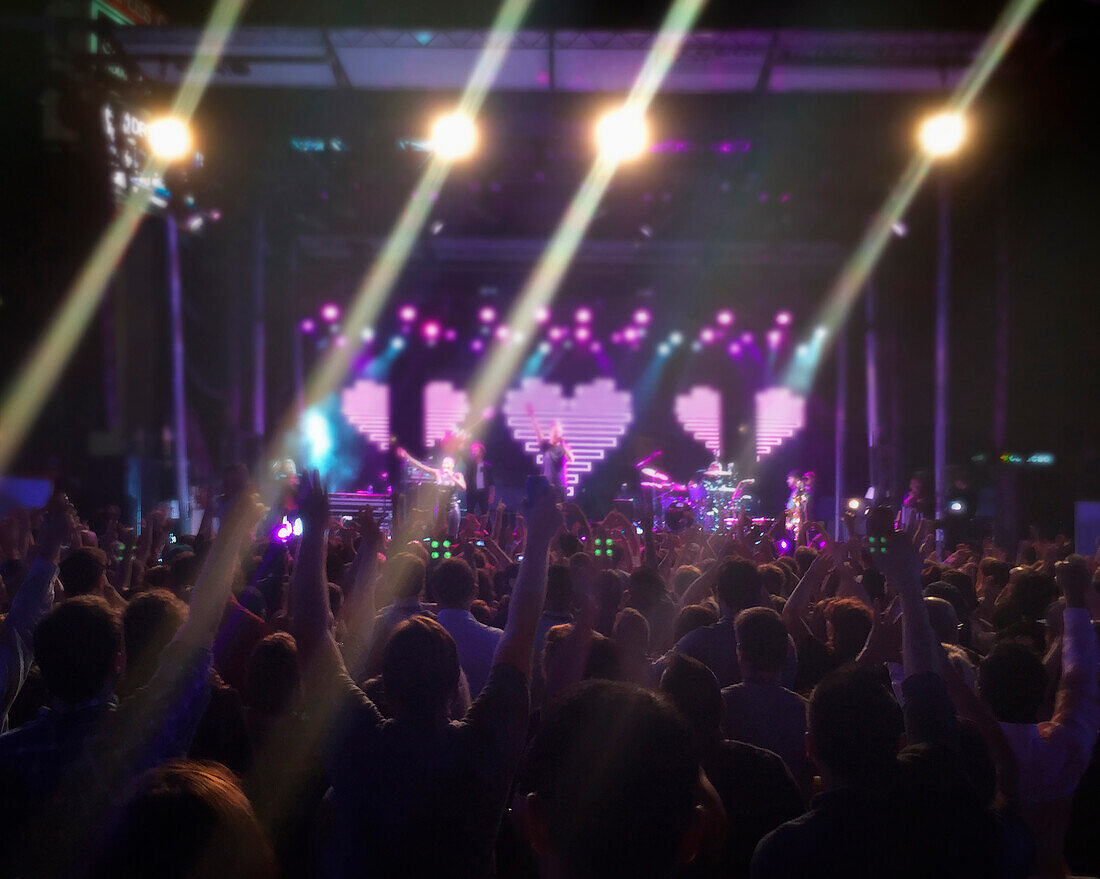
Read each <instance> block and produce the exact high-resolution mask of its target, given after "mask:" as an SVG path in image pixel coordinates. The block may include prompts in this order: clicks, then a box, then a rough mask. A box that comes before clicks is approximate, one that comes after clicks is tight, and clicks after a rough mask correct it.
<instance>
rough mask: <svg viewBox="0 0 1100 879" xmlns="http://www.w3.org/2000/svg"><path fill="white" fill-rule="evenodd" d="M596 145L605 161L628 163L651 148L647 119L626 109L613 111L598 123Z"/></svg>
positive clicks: (602, 117)
mask: <svg viewBox="0 0 1100 879" xmlns="http://www.w3.org/2000/svg"><path fill="white" fill-rule="evenodd" d="M596 145H597V146H598V147H599V149H600V153H601V154H602V155H603V157H604V158H605V159H609V160H610V161H613V162H628V161H630V160H631V159H636V158H638V156H640V155H641V154H642V153H644V152H645V150H646V147H647V146H649V130H648V128H647V126H646V122H645V117H644V116H642V115H641V114H639V113H637V112H630V111H628V110H626V109H620V110H612V111H611V112H609V113H605V114H604V115H603V116H601V117H600V121H599V122H597V123H596Z"/></svg>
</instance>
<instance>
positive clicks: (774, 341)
mask: <svg viewBox="0 0 1100 879" xmlns="http://www.w3.org/2000/svg"><path fill="white" fill-rule="evenodd" d="M782 341H783V333H782V332H781V331H780V330H768V345H770V346H771V347H772V348H778V347H779V343H780V342H782Z"/></svg>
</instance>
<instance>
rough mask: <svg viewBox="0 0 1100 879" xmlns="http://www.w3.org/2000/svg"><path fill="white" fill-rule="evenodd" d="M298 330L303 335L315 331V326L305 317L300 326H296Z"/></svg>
mask: <svg viewBox="0 0 1100 879" xmlns="http://www.w3.org/2000/svg"><path fill="white" fill-rule="evenodd" d="M298 329H300V330H301V331H302V332H303V333H312V332H313V331H314V330H315V329H317V324H315V323H314V322H313V321H312V320H311V319H310V318H308V317H307V318H306V319H305V320H303V321H302V322H301V323H300V324H298Z"/></svg>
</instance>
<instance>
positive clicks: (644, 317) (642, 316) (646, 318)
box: [634, 308, 653, 327]
mask: <svg viewBox="0 0 1100 879" xmlns="http://www.w3.org/2000/svg"><path fill="white" fill-rule="evenodd" d="M652 318H653V315H652V314H650V312H649V309H648V308H639V309H638V310H637V311H635V312H634V323H636V324H638V325H639V326H643V327H644V326H645V325H646V324H648V323H649V322H650V320H652Z"/></svg>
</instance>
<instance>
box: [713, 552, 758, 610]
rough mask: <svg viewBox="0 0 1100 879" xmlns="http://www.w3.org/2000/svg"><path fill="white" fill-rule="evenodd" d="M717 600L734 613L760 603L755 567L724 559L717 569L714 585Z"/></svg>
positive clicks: (746, 563)
mask: <svg viewBox="0 0 1100 879" xmlns="http://www.w3.org/2000/svg"><path fill="white" fill-rule="evenodd" d="M714 592H715V594H716V595H717V596H718V600H719V601H720V602H722V604H724V605H725V606H726V607H727V608H729V609H730V610H731V611H733V612H734V613H736V612H737V611H739V610H744V609H745V608H746V607H753V606H754V605H756V604H758V603H759V602H760V575H759V574H758V573H757V572H756V565H754V564H753V563H752V562H747V561H745V560H744V559H726V560H725V561H724V562H722V563H721V564H720V565H719V567H718V577H717V579H716V580H715V583H714Z"/></svg>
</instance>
